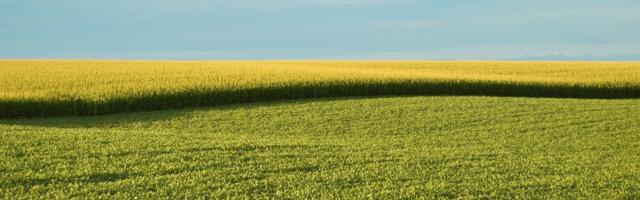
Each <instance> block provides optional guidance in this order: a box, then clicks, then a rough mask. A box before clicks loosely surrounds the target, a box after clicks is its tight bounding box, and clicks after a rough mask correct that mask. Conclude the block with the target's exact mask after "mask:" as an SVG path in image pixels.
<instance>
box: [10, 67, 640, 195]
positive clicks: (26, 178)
mask: <svg viewBox="0 0 640 200" xmlns="http://www.w3.org/2000/svg"><path fill="white" fill-rule="evenodd" d="M639 98H640V63H639V62H428V61H241V62H240V61H216V62H204V61H202V62H200V61H198V62H195V61H193V62H169V61H71V60H69V61H47V60H40V61H36V60H0V138H1V140H0V199H29V198H41V199H67V198H82V199H98V198H103V199H104V198H117V199H134V198H138V199H192V198H205V197H210V198H211V199H221V198H234V199H235V198H241V199H245V198H246V199H255V198H277V199H280V198H283V199H354V198H356V199H361V198H370V199H387V198H389V199H402V198H405V199H414V198H428V199H431V198H443V199H456V198H459V199H468V198H492V199H495V198H501V199H515V198H520V199H558V198H566V199H638V198H640V99H639ZM142 111H144V112H142Z"/></svg>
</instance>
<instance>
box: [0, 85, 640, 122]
mask: <svg viewBox="0 0 640 200" xmlns="http://www.w3.org/2000/svg"><path fill="white" fill-rule="evenodd" d="M381 95H470V96H505V97H507V96H508V97H554V98H594V99H622V98H640V88H638V87H620V86H618V87H605V86H585V85H568V84H567V85H561V84H557V85H551V84H536V83H518V82H499V81H416V80H407V81H385V82H364V81H363V82H353V81H351V82H327V83H314V84H313V85H304V84H299V85H288V86H270V87H261V88H244V89H237V90H208V89H190V90H184V91H177V92H165V93H162V92H155V93H154V92H147V93H145V94H142V95H137V96H124V97H112V98H109V99H107V100H103V101H93V100H85V99H66V100H33V99H28V100H0V118H31V117H49V116H86V115H103V114H110V113H122V112H137V111H152V110H163V109H178V108H186V107H198V106H216V105H225V104H237V103H247V102H261V101H272V100H287V99H301V98H319V97H345V96H381Z"/></svg>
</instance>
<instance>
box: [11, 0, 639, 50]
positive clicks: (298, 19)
mask: <svg viewBox="0 0 640 200" xmlns="http://www.w3.org/2000/svg"><path fill="white" fill-rule="evenodd" d="M639 21H640V3H638V2H637V1H622V0H617V1H616V0H611V1H594V0H591V1H590V0H583V1H545V0H541V1H506V0H505V1H498V0H487V1H472V0H449V1H429V0H426V1H425V0H371V1H366V0H324V1H322V0H218V1H205V0H155V1H151V0H130V1H125V0H111V1H86V0H64V1H50V0H0V27H2V28H1V29H0V58H71V59H72V58H79V59H91V58H97V59H451V60H464V59H470V60H501V59H532V60H536V59H540V60H545V59H550V60H554V58H556V59H559V60H562V59H576V60H640V37H637V36H636V35H637V34H638V32H640V26H639V25H638V24H637V22H639Z"/></svg>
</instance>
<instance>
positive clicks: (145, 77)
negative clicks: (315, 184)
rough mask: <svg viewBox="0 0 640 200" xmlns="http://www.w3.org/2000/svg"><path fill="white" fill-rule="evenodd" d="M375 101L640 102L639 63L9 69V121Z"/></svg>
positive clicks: (46, 65)
mask: <svg viewBox="0 0 640 200" xmlns="http://www.w3.org/2000/svg"><path fill="white" fill-rule="evenodd" d="M368 95H489V96H530V97H572V98H637V97H640V63H638V62H431V61H215V62H204V61H203V62H172V61H46V60H39V61H29V60H3V61H0V117H3V118H11V117H37V116H52V115H98V114H106V113H116V112H130V111H142V110H158V109H167V108H184V107H189V106H210V105H221V104H230V103H241V102H254V101H267V100H277V99H293V98H314V97H334V96H368Z"/></svg>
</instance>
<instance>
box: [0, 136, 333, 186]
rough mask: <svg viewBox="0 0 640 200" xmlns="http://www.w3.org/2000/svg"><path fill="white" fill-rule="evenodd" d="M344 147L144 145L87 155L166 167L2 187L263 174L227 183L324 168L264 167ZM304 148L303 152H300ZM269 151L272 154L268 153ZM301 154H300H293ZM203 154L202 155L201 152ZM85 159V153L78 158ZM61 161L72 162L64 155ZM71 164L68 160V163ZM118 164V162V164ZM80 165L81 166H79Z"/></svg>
mask: <svg viewBox="0 0 640 200" xmlns="http://www.w3.org/2000/svg"><path fill="white" fill-rule="evenodd" d="M330 150H331V151H336V150H340V151H342V150H343V149H342V147H341V146H338V145H314V144H231V145H229V144H226V145H207V146H198V147H189V148H180V149H165V150H159V149H151V150H148V149H142V150H137V151H135V152H133V151H124V152H111V153H108V154H101V155H100V156H96V155H87V154H90V153H87V154H85V155H83V156H93V158H92V159H99V161H100V162H105V163H108V162H111V161H113V160H128V159H135V160H138V161H139V162H137V163H138V164H140V165H145V164H148V163H149V162H154V163H157V162H162V163H164V165H162V166H164V167H158V168H157V169H156V170H131V169H129V168H118V167H113V166H112V168H111V170H112V171H107V172H105V171H91V172H89V173H87V174H83V175H67V176H65V175H59V174H56V173H50V174H49V175H47V176H44V177H42V176H40V177H20V178H10V179H6V180H5V181H4V184H3V185H2V186H0V188H7V187H18V186H20V187H27V188H29V187H33V186H38V185H40V186H43V185H45V186H46V185H70V184H102V183H109V182H118V181H123V180H127V179H135V178H139V177H147V178H148V177H153V178H158V177H160V176H176V175H180V174H193V173H199V172H206V171H225V170H227V169H229V170H237V169H238V168H241V169H247V171H249V170H256V171H257V172H259V174H256V175H254V176H225V177H221V178H222V179H224V180H226V181H225V183H228V184H234V183H240V182H246V181H254V180H260V179H264V178H266V177H267V175H268V174H271V173H277V174H291V173H313V172H317V171H318V170H320V166H317V165H311V164H298V165H286V166H275V167H261V166H267V165H271V164H273V163H270V162H273V160H280V161H283V162H284V161H287V160H298V159H301V158H302V157H303V156H305V154H304V152H318V151H330ZM300 152H302V154H300ZM265 154H268V155H271V156H272V157H265V156H264V155H265ZM291 154H298V156H291ZM200 155H202V156H200ZM210 155H218V156H224V157H225V160H215V159H213V160H212V159H209V158H208V156H210ZM158 157H174V158H175V157H180V158H182V159H161V160H160V161H158ZM74 159H83V157H82V156H81V157H79V158H74ZM184 159H187V160H193V162H191V164H186V165H185V164H184V163H185V162H184ZM57 162H68V161H66V160H65V159H60V160H58V161H57ZM67 164H68V163H67ZM114 166H118V165H114ZM75 167H80V166H75ZM32 169H33V168H32ZM50 170H52V168H41V169H38V171H41V172H51V171H50Z"/></svg>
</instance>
